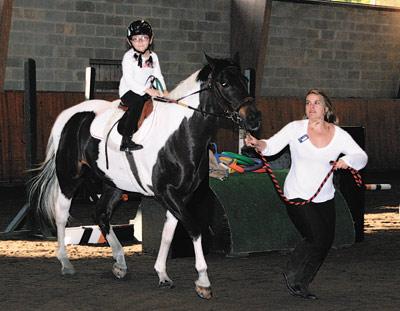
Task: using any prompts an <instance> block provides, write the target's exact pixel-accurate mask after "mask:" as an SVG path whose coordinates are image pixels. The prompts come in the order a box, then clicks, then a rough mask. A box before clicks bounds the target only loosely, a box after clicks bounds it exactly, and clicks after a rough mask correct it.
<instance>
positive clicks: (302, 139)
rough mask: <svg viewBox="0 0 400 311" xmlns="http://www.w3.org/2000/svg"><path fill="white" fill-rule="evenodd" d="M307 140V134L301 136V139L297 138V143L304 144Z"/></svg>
mask: <svg viewBox="0 0 400 311" xmlns="http://www.w3.org/2000/svg"><path fill="white" fill-rule="evenodd" d="M308 138H309V137H308V135H307V134H304V135H303V136H301V137H299V138H298V141H299V143H303V142H305V141H306V140H307V139H308Z"/></svg>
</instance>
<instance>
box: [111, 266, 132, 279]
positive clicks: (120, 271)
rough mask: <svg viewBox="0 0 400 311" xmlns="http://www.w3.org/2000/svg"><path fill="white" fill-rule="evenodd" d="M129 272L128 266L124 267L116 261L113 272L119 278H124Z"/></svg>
mask: <svg viewBox="0 0 400 311" xmlns="http://www.w3.org/2000/svg"><path fill="white" fill-rule="evenodd" d="M127 272H128V269H127V268H126V267H122V266H120V265H119V264H117V263H115V264H114V265H113V268H112V273H113V274H114V275H115V277H116V278H117V279H123V278H124V277H125V276H126V274H127Z"/></svg>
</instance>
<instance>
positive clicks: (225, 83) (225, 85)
mask: <svg viewBox="0 0 400 311" xmlns="http://www.w3.org/2000/svg"><path fill="white" fill-rule="evenodd" d="M221 85H222V87H227V86H228V85H229V83H228V82H222V83H221Z"/></svg>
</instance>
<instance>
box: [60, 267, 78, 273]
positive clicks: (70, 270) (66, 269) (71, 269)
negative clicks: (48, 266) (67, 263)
mask: <svg viewBox="0 0 400 311" xmlns="http://www.w3.org/2000/svg"><path fill="white" fill-rule="evenodd" d="M61 274H62V275H74V274H75V269H74V267H72V266H71V267H62V268H61Z"/></svg>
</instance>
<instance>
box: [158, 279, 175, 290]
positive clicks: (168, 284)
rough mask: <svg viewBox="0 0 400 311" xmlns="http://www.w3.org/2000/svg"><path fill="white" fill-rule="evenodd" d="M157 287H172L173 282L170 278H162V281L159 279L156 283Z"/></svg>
mask: <svg viewBox="0 0 400 311" xmlns="http://www.w3.org/2000/svg"><path fill="white" fill-rule="evenodd" d="M158 287H159V288H174V287H175V285H174V282H172V281H171V280H164V281H160V282H159V283H158Z"/></svg>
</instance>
